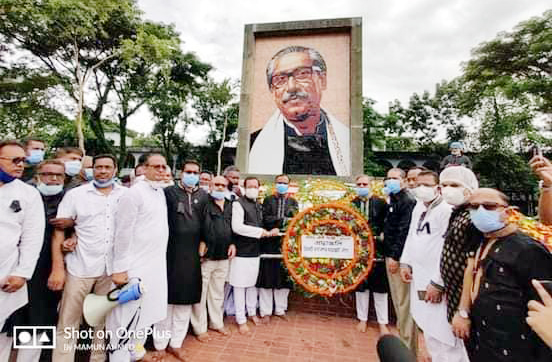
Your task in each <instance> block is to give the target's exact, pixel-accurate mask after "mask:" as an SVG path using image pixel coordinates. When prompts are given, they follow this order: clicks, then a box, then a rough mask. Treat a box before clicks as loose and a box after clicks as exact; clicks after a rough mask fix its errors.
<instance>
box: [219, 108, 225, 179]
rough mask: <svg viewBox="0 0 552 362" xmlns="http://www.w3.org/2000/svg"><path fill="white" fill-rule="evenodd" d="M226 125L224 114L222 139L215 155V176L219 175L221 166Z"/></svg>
mask: <svg viewBox="0 0 552 362" xmlns="http://www.w3.org/2000/svg"><path fill="white" fill-rule="evenodd" d="M227 125H228V112H224V125H223V126H222V139H221V140H220V147H219V149H218V153H217V175H220V169H221V166H222V150H223V149H224V141H225V140H226V126H227Z"/></svg>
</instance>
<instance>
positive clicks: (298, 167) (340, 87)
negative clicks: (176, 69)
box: [237, 18, 363, 178]
mask: <svg viewBox="0 0 552 362" xmlns="http://www.w3.org/2000/svg"><path fill="white" fill-rule="evenodd" d="M361 34H362V21H361V19H360V18H348V19H329V20H313V21H299V22H286V23H271V24H250V25H246V26H245V40H244V57H243V69H242V84H241V86H242V88H241V98H240V115H239V127H238V150H237V165H238V167H239V168H240V169H241V170H242V171H244V172H245V173H247V174H250V175H258V176H264V175H272V176H273V175H278V174H282V173H285V174H290V175H305V176H312V175H316V176H340V177H345V178H349V177H351V176H352V175H355V174H359V173H362V170H363V146H362V140H363V137H362V51H361V47H362V39H361Z"/></svg>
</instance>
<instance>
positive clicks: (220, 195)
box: [211, 190, 226, 200]
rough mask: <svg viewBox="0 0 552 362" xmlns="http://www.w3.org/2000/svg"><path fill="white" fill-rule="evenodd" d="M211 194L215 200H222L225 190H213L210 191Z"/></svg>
mask: <svg viewBox="0 0 552 362" xmlns="http://www.w3.org/2000/svg"><path fill="white" fill-rule="evenodd" d="M211 196H213V199H215V200H222V199H224V196H226V191H218V190H213V191H211Z"/></svg>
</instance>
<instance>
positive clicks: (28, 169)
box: [21, 137, 46, 182]
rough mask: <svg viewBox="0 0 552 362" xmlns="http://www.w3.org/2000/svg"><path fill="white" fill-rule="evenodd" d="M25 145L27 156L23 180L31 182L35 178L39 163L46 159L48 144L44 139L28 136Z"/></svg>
mask: <svg viewBox="0 0 552 362" xmlns="http://www.w3.org/2000/svg"><path fill="white" fill-rule="evenodd" d="M23 145H24V146H25V154H26V155H27V158H26V160H25V171H23V177H21V181H23V182H29V181H32V180H33V177H34V175H35V171H36V168H37V165H38V164H39V163H41V162H42V161H43V160H44V153H45V149H46V145H45V144H44V141H43V140H41V139H39V138H34V137H30V138H27V139H26V140H25V143H24V144H23Z"/></svg>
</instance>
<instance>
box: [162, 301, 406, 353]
mask: <svg viewBox="0 0 552 362" xmlns="http://www.w3.org/2000/svg"><path fill="white" fill-rule="evenodd" d="M288 316H289V321H284V320H282V319H280V318H275V317H273V318H272V319H271V321H270V324H268V325H261V326H253V325H252V323H251V322H249V325H250V329H251V332H252V333H251V334H250V335H246V336H244V335H241V334H239V333H238V331H237V325H236V323H235V321H234V318H233V317H229V318H227V319H226V322H225V323H226V325H227V326H228V327H229V328H230V329H231V330H232V335H231V336H228V337H224V336H221V335H219V334H218V333H215V332H212V331H210V332H209V334H210V336H211V337H212V340H211V341H210V342H208V343H201V342H199V341H198V340H197V339H195V337H192V336H188V337H187V338H186V340H185V341H184V344H183V346H184V349H185V350H186V352H187V354H188V358H187V359H186V361H191V362H213V361H228V362H257V361H278V362H280V361H282V362H286V361H293V362H303V361H305V362H306V361H309V362H330V361H339V362H360V361H362V362H370V361H378V358H377V354H376V342H377V340H378V338H379V333H378V328H377V325H376V324H375V323H373V322H372V323H369V328H368V331H367V332H366V333H359V332H357V331H356V329H355V325H356V323H357V321H356V320H355V319H353V318H347V317H340V316H336V315H322V314H312V313H307V312H302V311H299V312H294V311H290V312H289V313H288ZM395 333H396V331H395ZM166 361H167V362H169V361H170V362H177V361H178V360H177V359H175V358H170V359H168V358H167V359H166Z"/></svg>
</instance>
